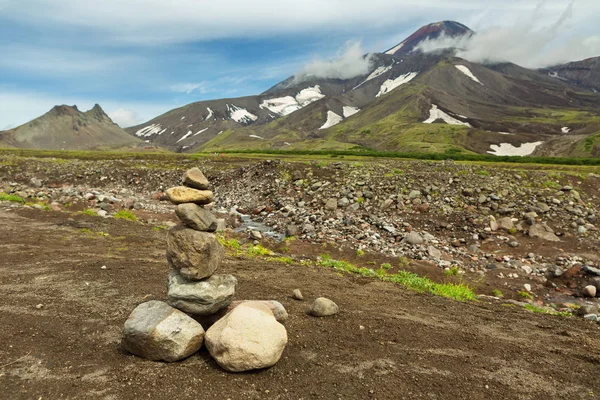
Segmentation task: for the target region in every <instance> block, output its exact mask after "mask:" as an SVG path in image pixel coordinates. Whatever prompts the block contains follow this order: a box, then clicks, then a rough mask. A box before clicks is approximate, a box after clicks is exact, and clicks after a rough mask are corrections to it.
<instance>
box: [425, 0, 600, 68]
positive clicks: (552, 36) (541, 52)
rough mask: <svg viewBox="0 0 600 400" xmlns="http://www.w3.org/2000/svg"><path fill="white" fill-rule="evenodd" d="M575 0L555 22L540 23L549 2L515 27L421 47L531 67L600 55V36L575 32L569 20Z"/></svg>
mask: <svg viewBox="0 0 600 400" xmlns="http://www.w3.org/2000/svg"><path fill="white" fill-rule="evenodd" d="M575 4H580V3H575V2H574V1H571V2H570V3H568V5H567V6H566V8H563V11H562V13H560V15H558V16H557V17H556V19H555V20H553V21H546V24H540V23H539V19H540V16H541V15H543V13H544V9H545V7H547V6H548V4H547V2H541V3H540V4H539V5H538V7H536V8H535V9H533V10H530V11H529V13H526V14H525V16H524V18H521V19H520V20H517V21H516V22H515V23H513V25H512V26H510V27H506V26H502V27H498V26H496V27H490V28H487V29H482V30H479V31H478V32H477V33H476V34H475V35H473V36H471V37H464V36H463V37H460V38H449V37H441V38H439V39H435V40H431V41H426V42H425V43H423V44H422V45H421V46H420V48H421V49H422V50H423V51H425V52H431V51H436V50H439V49H442V48H449V47H455V48H457V49H458V51H457V53H456V55H457V56H458V57H461V58H464V59H467V60H469V61H472V62H480V63H495V62H506V61H510V62H513V63H516V64H519V65H522V66H524V67H528V68H541V67H546V66H549V65H556V64H559V63H564V62H567V61H576V60H581V59H584V58H588V57H594V56H599V55H600V36H587V37H586V36H582V35H580V34H577V33H574V32H573V30H572V28H571V26H570V25H569V22H570V21H572V18H573V10H574V9H573V7H574V6H575Z"/></svg>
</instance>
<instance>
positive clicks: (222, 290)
mask: <svg viewBox="0 0 600 400" xmlns="http://www.w3.org/2000/svg"><path fill="white" fill-rule="evenodd" d="M236 285H237V279H236V278H235V277H234V276H233V275H212V276H211V277H210V278H208V279H204V280H201V281H191V280H188V279H186V278H184V277H183V276H181V275H180V274H179V273H178V272H177V271H171V274H170V275H169V279H168V281H167V289H168V294H167V296H168V303H169V305H171V306H172V307H175V308H178V309H180V310H181V311H184V312H186V313H189V314H194V315H211V314H214V313H216V312H217V311H219V310H221V309H223V308H226V307H227V306H229V305H230V304H231V300H232V299H233V296H234V294H235V287H236Z"/></svg>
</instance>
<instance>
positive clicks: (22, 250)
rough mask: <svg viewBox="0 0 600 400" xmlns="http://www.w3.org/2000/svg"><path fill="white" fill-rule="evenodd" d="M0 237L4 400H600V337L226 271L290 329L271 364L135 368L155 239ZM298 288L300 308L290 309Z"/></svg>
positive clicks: (30, 228)
mask: <svg viewBox="0 0 600 400" xmlns="http://www.w3.org/2000/svg"><path fill="white" fill-rule="evenodd" d="M90 231H91V232H92V233H91V232H90ZM0 232H1V233H0V239H1V240H0V247H1V250H0V254H1V257H0V298H1V299H2V301H1V302H0V311H1V313H0V326H2V329H1V330H0V343H1V345H0V388H2V391H0V398H3V399H141V398H151V399H232V400H235V399H338V398H340V399H415V398H426V399H590V398H594V396H597V395H598V394H600V383H599V381H598V379H597V372H598V368H599V365H600V351H599V350H598V349H599V348H600V339H599V338H598V331H599V329H600V328H599V327H598V325H596V324H592V323H587V322H586V321H584V320H580V319H575V318H569V319H567V318H559V317H550V316H545V315H537V314H532V313H529V312H528V311H525V310H522V309H520V308H514V307H505V306H501V305H499V304H489V303H486V302H479V303H469V304H463V303H458V302H454V301H452V300H447V299H443V298H439V297H433V296H428V295H420V294H415V293H412V292H410V291H407V290H404V289H402V288H400V287H397V286H395V285H392V284H386V283H381V282H376V281H373V280H370V279H366V278H356V277H353V276H349V275H341V274H338V273H336V272H333V271H330V270H326V269H322V268H315V267H306V266H301V265H299V264H296V265H285V264H281V263H274V262H266V261H262V260H259V259H251V260H247V259H237V258H232V257H229V258H228V259H227V260H226V262H225V263H224V265H223V266H222V268H221V272H223V273H232V274H235V275H236V276H237V277H238V279H239V290H238V294H237V298H238V299H276V300H279V301H281V302H282V303H283V304H284V305H285V307H286V308H287V310H288V312H289V314H290V318H289V320H288V321H287V322H286V327H287V330H288V335H289V344H288V346H287V348H286V350H285V352H284V355H283V358H282V359H281V361H280V362H279V363H278V364H277V365H276V366H275V367H273V368H271V369H268V370H263V371H258V372H254V373H244V374H230V373H226V372H224V371H223V370H221V369H220V368H219V367H218V366H217V365H216V363H215V362H214V361H212V360H211V358H210V357H209V355H208V354H207V352H206V350H202V351H201V352H200V353H198V354H197V355H194V356H192V357H190V358H188V359H187V360H185V361H183V362H179V363H174V364H165V363H157V362H150V361H145V360H143V359H140V358H137V357H134V356H131V355H128V354H125V353H124V352H122V350H120V348H119V341H120V332H121V328H122V326H123V323H124V321H125V319H126V318H127V316H128V315H129V313H130V312H131V310H132V309H133V308H134V307H135V305H136V304H138V303H139V302H142V301H144V300H147V299H148V298H151V296H155V297H156V298H158V299H164V298H165V294H166V289H165V280H166V275H167V272H168V267H167V265H166V261H165V259H164V248H165V243H164V242H165V240H164V238H165V231H163V230H161V231H158V232H157V231H155V230H153V229H151V227H149V226H146V225H142V224H139V223H133V222H128V221H122V220H114V219H106V220H105V219H100V218H97V217H88V216H85V215H74V214H68V213H60V212H43V211H37V210H27V209H22V208H20V209H2V210H0ZM93 232H96V233H93ZM99 232H101V233H102V234H99ZM106 234H108V236H106ZM102 266H106V269H102ZM295 288H300V289H301V290H302V292H303V294H304V296H305V299H306V300H305V301H304V302H298V301H295V300H292V299H291V298H290V297H289V296H290V294H291V292H292V290H293V289H295ZM318 296H326V297H329V298H331V299H333V300H334V301H335V302H336V303H338V305H339V306H340V308H341V311H340V313H339V314H338V315H336V316H334V317H330V318H323V319H317V318H313V317H310V316H308V315H307V313H306V312H307V310H308V308H309V305H310V302H311V300H312V299H314V298H316V297H318ZM38 304H43V307H41V308H39V309H38V308H36V305H38ZM361 326H362V327H364V329H362V328H361Z"/></svg>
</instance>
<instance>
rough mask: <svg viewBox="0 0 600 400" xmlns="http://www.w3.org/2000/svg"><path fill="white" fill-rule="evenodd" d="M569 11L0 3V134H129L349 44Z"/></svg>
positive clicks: (588, 8)
mask: <svg viewBox="0 0 600 400" xmlns="http://www.w3.org/2000/svg"><path fill="white" fill-rule="evenodd" d="M598 3H600V2H598V1H597V0H575V1H574V2H573V10H572V12H571V13H570V14H569V15H568V18H567V20H568V21H567V22H566V23H565V24H563V25H561V34H562V33H564V37H569V38H571V40H576V41H577V43H580V42H582V43H583V41H584V40H585V41H587V42H585V43H586V45H585V46H584V47H583V48H581V49H580V51H579V52H577V53H574V54H572V56H573V57H580V58H584V56H592V55H600V51H599V52H598V54H594V51H596V49H600V32H597V31H595V30H597V28H595V26H596V25H597V24H596V21H595V20H594V19H595V17H597V15H599V14H600V5H599V4H598ZM569 4H570V1H569V0H548V1H544V2H540V1H537V0H535V1H534V0H531V1H528V0H520V1H517V0H502V1H501V0H489V1H486V2H482V1H478V0H477V1H476V0H460V1H459V0H445V1H433V0H419V1H413V0H406V1H402V0H370V1H368V2H365V1H364V0H302V1H287V0H279V1H274V0H254V1H251V2H250V1H247V0H229V1H227V2H221V1H219V2H217V1H205V0H172V1H168V2H167V1H164V0H160V1H159V0H127V1H121V0H86V1H81V0H60V1H59V0H0V52H1V53H0V54H1V57H0V130H2V129H7V128H9V127H13V126H17V125H20V124H23V123H25V122H27V121H29V120H31V119H33V118H35V117H37V116H39V115H41V114H43V113H45V112H47V111H48V110H49V109H50V108H51V107H52V106H54V105H56V104H77V105H78V107H79V108H80V109H82V110H87V109H89V108H91V107H92V106H93V104H94V103H99V104H100V105H101V106H102V107H103V108H104V109H105V111H107V113H108V114H109V115H110V116H111V117H113V119H114V120H115V121H116V122H118V123H119V124H120V125H121V126H128V125H132V124H137V123H141V122H144V121H147V120H149V119H151V118H153V117H155V116H157V115H159V114H161V113H163V112H166V111H168V110H170V109H172V108H175V107H178V106H182V105H185V104H188V103H190V102H193V101H198V100H205V99H212V98H222V97H239V96H245V95H251V94H258V93H260V92H262V91H264V90H266V89H268V88H269V87H270V86H272V85H274V84H276V83H277V82H279V81H281V80H283V79H285V78H286V77H288V76H290V75H293V74H294V73H296V72H297V71H299V70H302V69H303V68H304V66H305V65H307V64H309V63H311V62H313V61H314V60H323V59H328V58H331V57H335V56H336V54H339V52H340V49H343V48H345V47H346V46H347V43H348V42H354V43H356V42H360V43H361V46H362V49H363V50H364V51H365V52H374V51H384V50H386V49H388V48H390V47H392V46H394V45H395V44H397V43H399V42H400V41H402V40H403V39H404V38H405V37H406V36H408V35H409V34H411V33H412V32H413V31H414V30H416V29H418V28H419V27H420V26H422V25H424V24H426V23H429V22H435V21H438V20H444V19H450V20H457V21H459V22H462V23H465V24H467V25H468V26H470V27H471V28H473V29H475V30H477V31H481V30H486V29H489V27H490V26H495V27H504V28H510V27H514V26H515V25H514V24H515V23H518V21H520V23H521V24H527V25H528V24H530V22H528V21H530V20H531V18H529V19H528V18H523V16H524V15H525V16H529V17H534V18H533V19H534V20H535V24H536V25H538V26H550V25H551V24H552V23H554V22H555V21H556V20H557V18H560V16H561V15H563V14H564V12H565V9H566V8H567V6H568V5H569ZM516 21H517V22H516ZM562 37H563V36H561V38H562ZM561 38H553V40H555V41H556V42H557V43H559V42H560V40H561ZM517 41H518V42H521V40H517ZM554 46H555V47H556V48H555V50H558V49H562V48H561V47H560V46H559V44H556V45H554ZM557 46H558V47H557ZM569 47H570V48H572V47H573V46H572V45H571V46H569ZM525 50H526V51H528V52H529V50H527V49H525ZM555 52H559V53H561V57H564V56H566V55H565V54H564V51H562V50H561V51H555ZM588 53H591V54H589V55H588ZM521 56H522V55H521ZM524 62H525V61H524Z"/></svg>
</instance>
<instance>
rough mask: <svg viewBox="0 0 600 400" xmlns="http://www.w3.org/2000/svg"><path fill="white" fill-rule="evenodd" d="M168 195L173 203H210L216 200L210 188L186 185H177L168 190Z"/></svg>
mask: <svg viewBox="0 0 600 400" xmlns="http://www.w3.org/2000/svg"><path fill="white" fill-rule="evenodd" d="M167 196H169V200H170V201H171V203H173V204H182V203H196V204H201V205H202V204H209V203H212V202H213V201H214V200H215V196H214V194H213V192H211V191H210V190H198V189H192V188H189V187H186V186H177V187H174V188H170V189H168V190H167Z"/></svg>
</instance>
